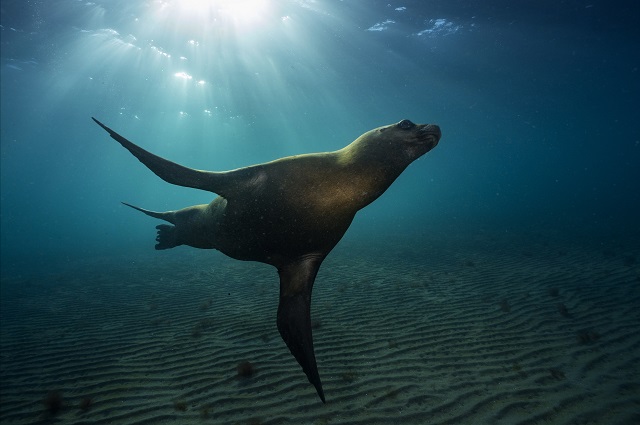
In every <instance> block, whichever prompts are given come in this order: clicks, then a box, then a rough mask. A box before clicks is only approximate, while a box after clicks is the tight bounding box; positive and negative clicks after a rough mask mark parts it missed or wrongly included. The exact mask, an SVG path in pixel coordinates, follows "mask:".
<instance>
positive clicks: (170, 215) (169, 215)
mask: <svg viewBox="0 0 640 425" xmlns="http://www.w3.org/2000/svg"><path fill="white" fill-rule="evenodd" d="M123 204H124V205H126V206H128V207H131V208H133V209H134V210H138V211H140V212H143V213H145V214H146V215H148V216H149V217H153V218H159V219H160V220H164V221H168V222H169V223H171V224H176V221H175V213H174V212H173V211H167V212H157V211H150V210H145V209H144V208H140V207H136V206H135V205H131V204H127V203H126V202H123Z"/></svg>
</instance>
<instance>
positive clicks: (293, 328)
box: [278, 257, 325, 403]
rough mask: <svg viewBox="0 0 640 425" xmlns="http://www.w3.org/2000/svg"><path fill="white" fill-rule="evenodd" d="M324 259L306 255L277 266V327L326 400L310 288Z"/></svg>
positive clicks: (321, 397) (320, 395) (312, 382)
mask: <svg viewBox="0 0 640 425" xmlns="http://www.w3.org/2000/svg"><path fill="white" fill-rule="evenodd" d="M323 259H324V257H307V258H304V259H302V260H299V261H296V262H293V263H289V264H287V265H285V266H283V267H280V268H278V274H279V275H280V303H279V304H278V331H280V336H282V339H283V340H284V342H285V343H286V344H287V347H289V351H291V354H293V356H294V357H295V358H296V360H297V361H298V363H299V364H300V366H302V370H303V371H304V373H305V374H306V375H307V378H308V379H309V382H311V384H313V386H314V387H315V388H316V391H317V392H318V396H319V397H320V400H322V402H323V403H324V402H325V400H324V391H323V390H322V383H321V382H320V374H319V373H318V366H317V364H316V356H315V353H314V351H313V335H312V333H311V290H312V288H313V282H314V280H315V278H316V274H317V273H318V269H319V268H320V264H321V263H322V260H323Z"/></svg>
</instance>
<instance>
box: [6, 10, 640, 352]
mask: <svg viewBox="0 0 640 425" xmlns="http://www.w3.org/2000/svg"><path fill="white" fill-rule="evenodd" d="M1 12H2V14H1V22H0V24H1V27H0V37H1V52H0V59H1V64H0V65H1V66H0V77H1V85H0V100H1V105H0V106H1V109H0V119H1V128H0V137H1V138H0V149H1V153H0V154H1V156H0V161H1V167H0V173H1V183H0V184H1V205H0V208H1V215H0V220H1V223H0V224H1V228H0V231H1V232H0V241H1V244H0V255H1V266H2V271H1V273H2V277H3V294H4V296H11V295H12V294H13V289H14V288H12V286H11V285H12V284H16V283H15V282H19V281H20V280H19V279H22V278H24V277H25V276H51V275H52V274H56V275H59V274H60V273H63V274H65V273H66V274H67V275H68V274H71V275H73V273H74V270H75V269H74V267H76V265H77V264H83V265H84V264H87V262H89V263H90V262H91V261H94V260H98V259H99V261H101V262H103V261H105V259H109V258H111V259H112V261H113V262H116V263H120V264H121V262H122V261H136V259H137V258H149V256H150V255H151V256H153V255H155V252H154V251H153V245H154V237H155V231H154V229H153V226H155V225H156V224H157V223H156V222H155V221H154V220H152V219H150V218H148V217H145V216H144V215H142V214H140V213H137V212H135V211H132V210H130V209H128V208H126V207H125V206H123V205H122V204H121V203H120V202H121V201H124V202H130V203H132V204H134V205H139V206H141V207H144V208H148V209H151V210H157V211H164V210H175V209H179V208H183V207H186V206H189V205H194V204H202V203H208V202H210V201H211V199H212V195H211V194H210V193H207V192H201V191H197V190H193V189H187V188H182V187H178V186H171V185H169V184H167V183H165V182H163V181H162V180H160V179H159V178H157V177H156V176H155V175H153V173H151V172H150V171H149V170H147V169H146V168H145V167H144V166H143V165H141V164H140V163H139V162H138V161H137V160H136V159H135V158H133V157H131V155H130V154H129V153H128V152H127V151H126V150H124V149H122V147H120V146H119V145H118V144H117V143H116V142H114V141H113V140H111V139H110V138H109V137H108V135H107V134H106V133H105V132H104V131H103V130H102V129H101V128H99V127H98V126H97V125H95V123H93V121H92V120H91V117H92V116H95V117H96V118H98V119H99V120H100V121H102V122H104V123H105V124H106V125H108V126H109V127H111V128H113V129H114V130H116V131H118V132H119V133H121V134H122V135H124V136H125V137H127V138H129V139H130V140H132V141H134V142H135V143H138V144H139V145H141V146H142V147H144V148H146V149H148V150H150V151H152V152H154V153H157V154H159V155H161V156H163V157H165V158H169V159H171V160H173V161H175V162H178V163H181V164H184V165H186V166H189V167H193V168H198V169H206V170H220V171H221V170H229V169H235V168H239V167H244V166H248V165H252V164H256V163H262V162H266V161H270V160H273V159H277V158H280V157H283V156H288V155H295V154H302V153H309V152H322V151H330V150H335V149H339V148H341V147H343V146H345V145H347V144H348V143H350V142H351V141H352V140H354V139H355V138H356V137H358V136H359V135H360V134H362V133H364V132H366V131H367V130H370V129H372V128H375V127H378V126H382V125H386V124H391V123H394V122H398V121H400V120H402V119H410V120H412V121H414V122H416V123H434V124H438V125H439V126H440V128H441V129H442V134H443V135H442V139H441V141H440V143H439V145H438V146H437V147H436V148H435V149H434V150H433V151H431V152H429V153H428V154H427V155H425V156H424V157H423V158H421V159H420V160H418V161H416V162H415V163H414V164H412V165H411V166H410V167H409V168H408V169H407V170H406V171H405V172H404V173H403V174H402V176H401V177H400V178H399V179H398V180H397V181H396V182H395V183H394V184H393V186H392V187H391V188H390V189H389V190H388V191H387V192H386V193H385V194H384V195H383V196H382V197H381V198H380V199H378V200H377V201H376V202H375V203H373V204H372V205H370V206H369V207H367V208H366V209H365V210H363V211H361V212H360V213H359V214H358V215H357V216H356V219H355V221H354V223H353V225H352V227H351V229H350V230H349V232H348V234H347V236H346V238H347V239H348V242H349V243H350V244H355V245H354V246H358V244H361V245H362V246H365V245H366V246H369V247H376V246H378V247H379V249H380V250H382V251H384V249H385V241H387V240H389V238H392V239H393V241H394V247H396V248H397V247H398V246H402V241H405V245H404V248H403V255H406V256H411V257H412V260H415V258H414V257H416V256H417V257H419V256H420V253H422V252H423V248H424V247H423V246H422V245H420V243H417V242H416V235H419V238H418V239H420V240H422V241H423V240H427V239H428V238H429V235H434V237H435V238H437V239H438V240H440V241H442V240H444V241H447V240H449V242H448V243H449V244H452V243H459V244H460V248H461V249H464V250H467V249H468V246H467V244H466V243H465V238H466V237H468V240H469V241H473V243H472V245H473V246H482V243H481V242H482V240H483V238H486V240H487V241H492V242H491V244H492V245H493V244H495V240H505V238H506V239H509V238H511V237H513V238H514V240H517V241H518V243H519V244H522V247H523V248H522V250H523V251H527V250H528V248H527V247H526V245H527V242H526V241H527V240H535V241H537V242H536V243H538V241H540V240H542V239H544V240H545V241H546V242H545V243H548V244H551V245H554V244H556V243H558V244H562V245H563V246H565V245H573V246H580V245H583V244H588V245H589V246H593V247H601V249H600V248H594V249H598V250H603V251H605V257H606V258H610V257H611V255H620V256H621V257H620V261H618V262H613V263H612V264H614V265H617V267H619V268H620V270H624V271H625V273H626V272H629V273H628V274H629V276H631V277H629V279H633V276H637V275H638V272H637V267H638V261H636V256H637V255H639V250H640V242H638V241H639V240H640V239H639V238H640V225H639V221H638V217H640V131H639V130H638V117H640V106H639V103H638V100H639V99H640V71H639V68H640V55H638V52H637V46H638V42H639V41H640V33H639V30H638V29H637V21H638V19H639V18H640V12H639V10H638V5H636V4H635V2H631V1H622V2H616V4H615V5H612V4H611V3H607V2H604V1H589V2H581V1H573V2H562V3H559V2H555V1H543V2H535V5H534V4H530V5H523V4H514V2H510V1H506V0H505V1H488V2H476V1H434V2H422V1H417V0H416V1H404V2H389V1H388V0H386V1H329V0H317V1H311V0H290V1H275V0H253V1H249V0H245V1H240V0H238V1H233V2H231V1H221V0H220V1H213V0H211V1H195V0H192V1H177V0H174V1H171V0H167V1H140V2H131V1H115V0H114V1H95V2H82V1H73V0H59V1H55V2H48V1H34V2H23V1H4V0H3V2H2V5H1ZM448 238H449V239H448ZM496 238H497V239H496ZM586 241H588V242H586ZM181 249H182V248H181ZM465 252H466V251H465ZM600 254H602V253H601V252H599V256H594V257H593V258H595V260H594V262H595V263H597V261H598V259H599V258H601V257H602V256H601V255H600ZM397 255H398V253H397V251H394V253H393V254H392V255H390V257H389V261H390V262H391V261H394V260H393V258H396V257H397ZM123 259H125V260H123ZM494 260H495V261H497V262H498V263H499V259H495V258H494ZM381 261H382V260H381ZM539 267H541V268H542V270H541V272H543V271H544V270H543V268H544V266H543V265H542V266H541V265H539ZM613 267H614V268H615V267H616V266H613ZM634 268H635V269H634ZM634 270H635V271H634ZM83 273H86V272H83ZM83 276H86V275H85V274H83ZM16 279H18V280H16ZM132 279H133V278H132ZM274 279H275V277H274ZM567 279H569V280H570V277H569V278H567ZM576 279H577V278H576ZM12 282H13V283H12ZM634 282H635V285H636V288H637V281H634ZM133 286H134V287H135V285H133ZM274 291H275V289H274ZM132 294H133V295H135V291H133V290H132ZM133 295H132V296H133ZM21 296H22V295H21ZM274 296H275V292H274ZM630 299H636V298H633V297H631V298H630ZM274 308H275V306H274ZM9 319H11V318H9ZM5 320H7V317H6V316H5ZM281 348H282V347H281ZM635 349H637V346H635Z"/></svg>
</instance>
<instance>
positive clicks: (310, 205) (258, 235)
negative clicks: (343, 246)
mask: <svg viewBox="0 0 640 425" xmlns="http://www.w3.org/2000/svg"><path fill="white" fill-rule="evenodd" d="M94 120H95V118H94ZM95 121H96V122H97V123H98V124H99V125H100V126H102V127H103V128H104V129H105V130H107V131H108V132H109V133H110V135H111V137H113V138H114V139H115V140H117V141H118V142H120V143H121V144H122V145H123V146H124V147H125V148H127V149H128V150H129V151H130V152H131V153H132V154H133V155H135V156H136V157H137V158H138V159H139V160H140V161H141V162H142V163H143V164H145V165H146V166H147V167H148V168H149V169H150V170H151V171H153V172H154V173H156V174H157V175H158V176H159V177H161V178H162V179H164V180H165V181H167V182H169V183H173V184H178V185H181V186H186V187H194V188H198V189H203V190H209V191H211V192H214V193H217V194H219V195H220V196H219V197H217V198H215V199H214V200H213V201H212V202H211V203H209V204H207V205H196V206H192V207H188V208H184V209H181V210H177V211H167V212H154V211H148V210H145V209H142V208H139V207H135V206H133V205H129V204H126V205H129V206H131V207H132V208H135V209H137V210H139V211H142V212H144V213H145V214H147V215H150V216H152V217H156V218H160V219H163V220H165V221H168V222H170V223H172V224H173V226H170V225H166V224H163V225H159V226H157V229H158V236H157V238H156V240H157V242H158V243H157V245H156V249H168V248H173V247H175V246H178V245H189V246H193V247H196V248H205V249H206V248H209V249H217V250H219V251H221V252H222V253H224V254H226V255H228V256H229V257H232V258H235V259H238V260H248V261H259V262H263V263H267V264H271V265H273V266H275V267H276V268H277V269H278V273H279V275H280V304H279V307H278V329H279V331H280V334H281V336H282V338H283V339H284V341H285V342H286V344H287V346H288V347H289V349H290V351H291V352H292V354H293V355H294V357H295V358H296V360H298V362H299V363H300V365H301V366H302V368H303V370H304V372H305V373H306V374H307V377H308V378H309V381H310V382H311V383H312V384H313V385H314V386H315V387H316V390H317V392H318V395H319V396H320V398H321V399H322V401H323V402H324V394H323V390H322V385H321V383H320V377H319V374H318V371H317V366H316V361H315V355H314V352H313V340H312V334H311V322H310V303H311V289H312V286H313V282H314V280H315V276H316V274H317V272H318V269H319V267H320V264H321V263H322V261H323V260H324V258H325V257H326V256H327V255H328V254H329V252H330V251H331V250H332V249H333V248H334V247H335V245H336V244H337V243H338V242H339V241H340V239H341V238H342V236H343V235H344V233H345V232H346V231H347V229H348V228H349V225H350V224H351V222H352V221H353V218H354V216H355V214H356V213H357V212H358V211H359V210H360V209H362V208H364V207H365V206H367V205H369V204H370V203H371V202H373V201H374V200H375V199H377V198H378V197H379V196H380V195H381V194H382V193H384V191H385V190H386V189H387V188H388V187H389V186H390V185H391V183H393V181H394V180H395V179H396V178H397V177H398V176H399V175H400V174H401V173H402V171H404V169H405V168H406V167H407V166H408V165H409V164H410V163H411V162H413V161H414V160H415V159H417V158H419V157H420V156H422V155H423V154H425V153H426V152H428V151H429V150H431V149H432V148H433V147H435V146H436V145H437V143H438V141H439V140H440V135H441V133H440V129H439V128H438V127H437V126H435V125H431V124H421V125H416V124H413V123H412V122H410V121H408V120H403V121H401V122H399V123H397V124H392V125H388V126H384V127H379V128H376V129H373V130H371V131H368V132H366V133H365V134H363V135H362V136H360V137H359V138H357V139H356V140H355V141H354V142H353V143H351V144H350V145H348V146H346V147H345V148H343V149H340V150H338V151H334V152H324V153H316V154H305V155H297V156H291V157H286V158H282V159H278V160H276V161H272V162H268V163H264V164H259V165H254V166H250V167H246V168H240V169H237V170H232V171H226V172H209V171H199V170H193V169H190V168H187V167H183V166H181V165H178V164H175V163H172V162H170V161H167V160H165V159H163V158H160V157H158V156H156V155H153V154H151V153H149V152H147V151H145V150H144V149H142V148H140V147H138V146H137V145H135V144H133V143H132V142H130V141H128V140H127V139H125V138H123V137H122V136H120V135H119V134H117V133H115V132H114V131H113V130H111V129H109V128H108V127H106V126H105V125H104V124H102V123H100V122H99V121H97V120H95Z"/></svg>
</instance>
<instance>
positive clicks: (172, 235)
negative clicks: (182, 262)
mask: <svg viewBox="0 0 640 425" xmlns="http://www.w3.org/2000/svg"><path fill="white" fill-rule="evenodd" d="M123 204H124V205H126V206H128V207H131V208H133V209H134V210H138V211H140V212H143V213H145V214H146V215H148V216H150V217H153V218H159V219H160V220H164V221H168V222H169V223H171V224H176V220H175V218H176V217H175V213H174V212H173V211H167V212H156V211H149V210H145V209H144V208H140V207H136V206H135V205H131V204H127V203H126V202H123ZM156 229H158V235H157V236H156V242H158V243H157V244H156V249H158V250H160V249H169V248H174V247H176V246H178V245H182V244H181V243H179V242H178V237H177V236H178V235H177V233H176V227H175V226H169V225H168V224H159V225H158V226H156Z"/></svg>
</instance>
